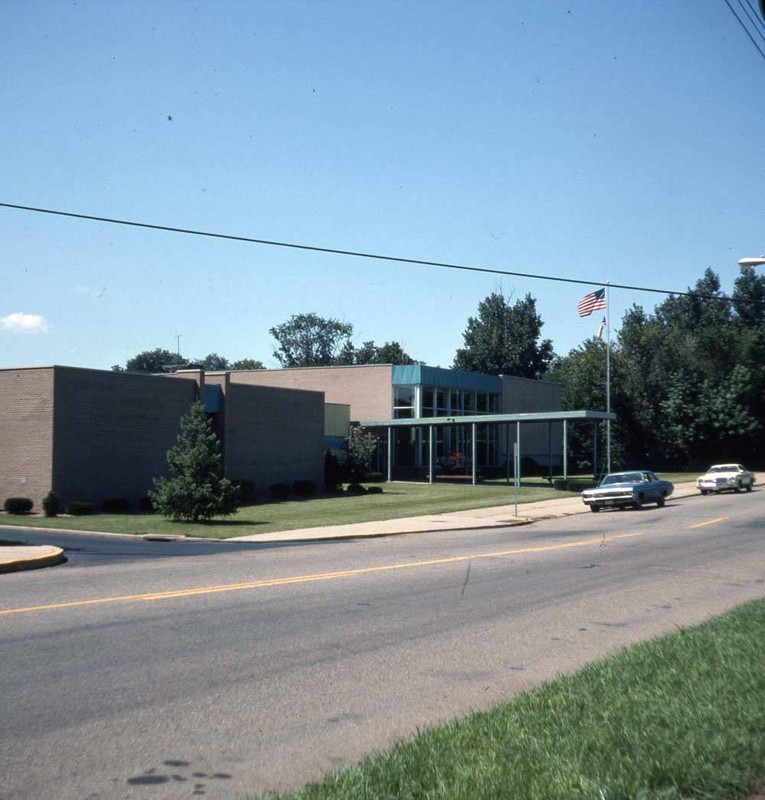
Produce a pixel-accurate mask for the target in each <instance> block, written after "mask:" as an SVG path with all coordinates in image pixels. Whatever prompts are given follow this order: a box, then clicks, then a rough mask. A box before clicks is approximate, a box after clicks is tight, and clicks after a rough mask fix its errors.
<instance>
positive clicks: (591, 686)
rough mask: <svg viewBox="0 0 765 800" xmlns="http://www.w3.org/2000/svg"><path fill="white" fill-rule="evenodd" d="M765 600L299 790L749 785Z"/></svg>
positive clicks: (472, 797) (512, 793) (414, 794)
mask: <svg viewBox="0 0 765 800" xmlns="http://www.w3.org/2000/svg"><path fill="white" fill-rule="evenodd" d="M763 641H765V600H760V601H756V602H753V603H749V604H747V605H744V606H740V607H739V608H737V609H734V610H733V611H732V612H730V613H729V614H726V615H725V616H722V617H718V618H716V619H713V620H711V621H710V622H707V623H705V624H703V625H700V626H698V627H694V628H688V629H683V630H681V631H680V632H678V633H674V634H671V635H669V636H665V637H662V638H659V639H655V640H653V641H651V642H647V643H644V644H639V645H634V646H632V647H628V648H627V649H625V650H623V651H621V652H620V653H618V654H617V655H616V656H613V657H611V658H608V659H606V660H605V661H602V662H599V663H597V664H594V665H591V666H589V667H586V668H585V669H583V670H582V671H581V672H579V673H577V674H575V675H572V676H570V677H565V678H561V679H559V680H556V681H552V682H550V683H547V684H544V685H542V686H540V687H539V688H537V689H536V690H534V691H531V692H529V693H526V694H522V695H518V696H517V697H515V698H514V699H512V700H510V701H508V702H506V703H504V704H502V705H499V706H497V707H495V708H494V709H492V710H489V711H487V712H481V713H474V714H471V715H469V716H467V717H464V718H460V719H458V720H455V721H453V722H450V723H447V724H445V725H442V726H439V727H437V728H433V729H429V730H425V731H423V732H422V733H420V734H419V735H418V736H417V737H416V738H415V739H413V740H409V741H402V742H400V743H398V744H396V745H395V746H394V747H393V748H392V749H390V750H388V751H384V752H380V753H377V754H373V755H371V756H368V757H367V758H366V759H365V760H364V761H362V762H361V763H360V764H358V765H356V766H352V767H348V768H346V769H344V770H342V771H340V772H338V773H337V774H335V775H330V776H328V777H326V778H324V779H323V780H322V781H320V782H318V783H315V784H311V785H309V786H308V787H306V788H305V789H304V790H302V791H300V792H297V793H295V794H289V795H283V796H282V797H285V798H286V797H289V798H291V800H341V798H342V800H362V798H363V799H364V800H368V799H369V798H374V799H375V800H388V799H390V800H415V799H417V800H420V799H422V800H424V799H425V798H428V800H436V798H438V799H439V800H476V799H477V798H481V800H488V799H494V800H580V799H581V800H627V798H632V799H634V800H637V799H638V798H640V799H644V800H649V799H650V800H656V799H657V798H661V800H681V799H682V800H688V798H705V799H706V800H712V799H713V798H717V799H718V800H734V798H745V797H747V795H748V794H749V792H750V791H751V790H752V789H753V788H754V786H755V782H757V781H758V780H761V779H762V777H763V774H764V773H765V669H763V660H762V642H763Z"/></svg>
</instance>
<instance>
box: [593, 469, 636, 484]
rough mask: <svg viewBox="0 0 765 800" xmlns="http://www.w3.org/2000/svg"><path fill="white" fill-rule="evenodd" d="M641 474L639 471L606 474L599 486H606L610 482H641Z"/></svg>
mask: <svg viewBox="0 0 765 800" xmlns="http://www.w3.org/2000/svg"><path fill="white" fill-rule="evenodd" d="M642 482H643V476H642V474H641V473H639V472H615V473H614V474H613V475H606V477H605V478H603V480H602V482H601V484H600V485H601V486H608V485H609V484H610V483H642Z"/></svg>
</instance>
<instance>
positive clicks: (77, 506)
mask: <svg viewBox="0 0 765 800" xmlns="http://www.w3.org/2000/svg"><path fill="white" fill-rule="evenodd" d="M65 511H66V513H67V514H71V515H72V516H73V517H85V516H87V515H88V514H95V513H96V506H95V503H89V502H88V501H87V500H72V501H71V502H70V503H67V504H66V509H65Z"/></svg>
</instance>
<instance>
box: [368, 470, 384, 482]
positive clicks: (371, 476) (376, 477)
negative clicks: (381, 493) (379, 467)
mask: <svg viewBox="0 0 765 800" xmlns="http://www.w3.org/2000/svg"><path fill="white" fill-rule="evenodd" d="M382 479H383V474H382V472H367V474H366V475H365V476H364V480H365V481H366V483H380V482H381V481H382Z"/></svg>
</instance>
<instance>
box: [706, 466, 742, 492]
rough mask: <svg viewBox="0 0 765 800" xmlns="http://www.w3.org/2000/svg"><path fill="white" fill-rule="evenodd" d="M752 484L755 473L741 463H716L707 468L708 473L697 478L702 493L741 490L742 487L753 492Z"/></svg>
mask: <svg viewBox="0 0 765 800" xmlns="http://www.w3.org/2000/svg"><path fill="white" fill-rule="evenodd" d="M752 486H754V475H753V474H752V473H751V472H750V471H749V470H748V469H745V468H744V467H742V466H741V464H715V465H714V466H713V467H710V468H709V469H708V470H707V473H706V475H702V476H701V477H700V478H698V479H697V480H696V488H697V489H698V490H699V491H700V492H701V493H702V494H709V493H710V492H724V491H727V490H731V491H734V492H740V491H741V490H742V489H746V491H747V492H751V491H752Z"/></svg>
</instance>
